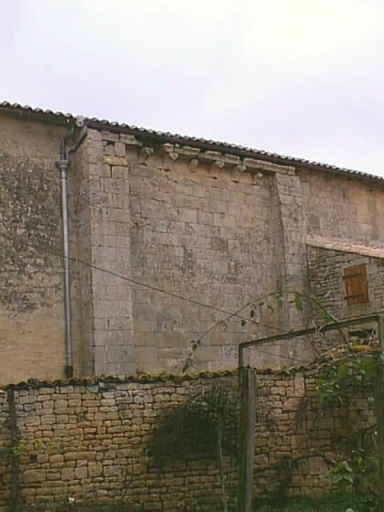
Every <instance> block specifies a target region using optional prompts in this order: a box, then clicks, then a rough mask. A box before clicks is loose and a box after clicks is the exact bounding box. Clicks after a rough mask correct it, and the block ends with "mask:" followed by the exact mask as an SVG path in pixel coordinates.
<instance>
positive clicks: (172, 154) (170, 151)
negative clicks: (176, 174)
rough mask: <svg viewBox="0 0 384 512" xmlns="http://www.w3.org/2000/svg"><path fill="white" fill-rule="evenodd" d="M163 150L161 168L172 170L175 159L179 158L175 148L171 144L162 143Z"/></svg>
mask: <svg viewBox="0 0 384 512" xmlns="http://www.w3.org/2000/svg"><path fill="white" fill-rule="evenodd" d="M163 152H164V164H163V169H164V170H165V171H172V169H173V167H174V165H175V162H176V160H177V159H178V158H179V154H178V153H177V148H175V146H174V145H173V144H169V143H166V144H163Z"/></svg>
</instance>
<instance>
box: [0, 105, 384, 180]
mask: <svg viewBox="0 0 384 512" xmlns="http://www.w3.org/2000/svg"><path fill="white" fill-rule="evenodd" d="M1 112H5V113H13V114H20V115H22V114H30V115H36V116H39V117H41V118H44V119H46V120H47V121H49V120H51V121H57V122H63V123H68V124H70V123H74V122H76V121H77V120H78V119H79V118H78V117H76V116H74V115H73V114H65V113H63V112H53V111H52V110H43V109H41V108H33V107H30V106H29V105H24V106H23V105H20V104H18V103H10V102H8V101H3V102H1V103H0V113H1ZM84 121H85V122H86V123H88V124H89V125H90V126H92V127H94V128H100V129H104V130H114V131H122V132H127V131H128V132H130V133H132V134H135V135H142V136H147V137H148V138H156V139H158V140H162V141H163V142H165V141H170V142H177V143H180V144H194V145H197V146H210V147H211V149H216V150H219V151H227V152H228V151H229V150H230V151H231V152H234V153H236V154H239V155H241V156H248V157H251V158H255V157H256V158H259V159H265V160H272V161H275V162H279V163H282V164H286V165H287V164H288V165H289V164H291V165H296V166H302V167H304V166H305V167H308V168H313V169H319V170H323V171H327V172H331V173H333V174H344V175H349V176H351V177H355V178H359V179H364V180H368V181H375V182H377V181H381V182H383V181H384V177H381V176H375V175H372V174H368V173H364V172H361V171H356V170H352V169H345V168H342V167H338V166H336V165H330V164H323V163H320V162H315V161H311V160H307V159H304V158H296V157H291V156H286V155H280V154H277V153H271V152H268V151H263V150H259V149H254V148H250V147H246V146H241V145H237V144H231V143H228V142H220V141H214V140H207V139H204V138H200V137H190V136H184V135H180V134H177V133H169V132H161V131H156V130H151V129H147V128H140V127H137V126H133V125H128V124H126V123H117V122H114V121H108V120H107V119H97V118H95V117H93V118H84Z"/></svg>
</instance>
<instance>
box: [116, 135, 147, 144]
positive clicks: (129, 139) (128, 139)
mask: <svg viewBox="0 0 384 512" xmlns="http://www.w3.org/2000/svg"><path fill="white" fill-rule="evenodd" d="M120 142H123V143H124V144H126V145H127V146H133V147H141V146H142V144H141V142H139V141H138V140H137V139H136V137H135V136H134V135H129V134H127V133H121V134H120Z"/></svg>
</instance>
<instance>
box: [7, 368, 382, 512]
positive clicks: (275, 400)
mask: <svg viewBox="0 0 384 512" xmlns="http://www.w3.org/2000/svg"><path fill="white" fill-rule="evenodd" d="M315 378H316V374H313V373H311V372H309V373H307V374H306V375H305V374H303V373H302V372H296V373H288V372H286V371H285V372H279V373H272V372H270V373H260V374H258V377H257V381H258V393H257V394H258V398H257V427H256V450H255V479H254V490H255V495H256V496H269V497H271V495H272V496H285V495H293V496H297V495H315V496H316V495H319V494H321V493H323V492H325V491H327V490H329V489H330V487H331V482H330V475H329V472H328V468H329V464H330V462H331V460H333V458H334V456H335V446H334V441H333V439H334V433H335V432H336V431H337V432H338V433H339V434H342V433H343V432H344V431H347V430H348V428H349V426H350V425H353V426H354V427H356V428H361V427H363V426H367V424H368V423H369V422H372V421H373V420H372V418H371V417H368V416H367V414H366V413H367V407H366V403H365V401H364V400H361V399H360V400H359V399H358V398H357V397H356V399H354V400H352V401H351V405H350V409H349V411H347V410H345V411H341V412H340V414H338V415H337V419H335V418H334V417H333V416H329V415H327V414H326V412H325V411H324V410H323V409H322V408H321V407H320V405H319V403H318V401H317V397H316V393H315ZM228 381H229V382H231V383H232V384H233V385H234V386H236V385H237V378H236V376H235V374H234V373H231V372H227V375H226V374H225V373H224V374H211V375H207V374H200V375H196V376H187V375H183V376H176V375H165V376H160V377H151V376H145V375H143V376H142V377H140V378H138V379H131V380H129V379H128V380H126V381H122V380H118V379H113V378H110V379H104V380H98V381H83V382H77V383H75V382H73V383H72V384H65V383H52V384H49V383H39V382H36V383H35V385H20V386H17V387H16V388H15V389H14V396H15V405H16V416H17V424H18V433H19V443H18V446H17V448H15V447H14V449H13V450H11V452H9V450H8V456H6V453H7V452H6V450H5V449H6V448H8V449H9V448H11V447H10V436H9V423H7V418H8V416H9V411H8V406H7V401H6V398H5V395H4V394H1V395H0V418H1V420H2V427H1V430H0V448H3V449H4V450H3V455H2V457H1V458H0V511H1V512H8V511H9V507H8V500H9V496H10V489H11V476H10V459H9V454H10V453H14V454H17V455H19V457H20V460H19V462H20V488H19V495H20V500H21V501H22V502H24V503H26V504H29V505H32V504H37V503H38V502H45V503H46V508H47V509H48V510H54V508H55V506H57V505H58V504H59V503H60V502H61V501H62V502H68V499H69V498H70V499H74V500H76V502H86V503H97V504H99V505H100V506H101V505H102V504H111V503H118V502H121V501H122V502H124V503H125V504H127V505H130V506H131V508H130V510H137V511H141V510H165V511H167V512H173V511H177V510H185V511H192V510H197V509H198V510H212V508H213V507H215V506H216V505H218V504H219V503H220V483H219V478H218V469H217V462H216V458H215V457H214V456H212V455H208V454H207V453H201V452H200V453H197V452H196V453H195V454H192V455H190V456H189V457H187V458H184V459H182V458H180V457H178V454H175V457H174V459H172V458H171V459H168V460H167V461H166V462H164V463H163V464H161V465H159V464H157V463H156V461H155V459H154V457H153V456H152V455H151V439H153V437H152V435H153V432H154V428H155V426H156V425H159V424H160V422H161V420H162V418H164V415H165V414H166V413H167V411H168V412H169V411H171V410H174V409H175V408H177V407H180V405H181V404H183V403H184V402H185V401H186V400H187V399H188V397H191V396H195V395H196V394H198V393H201V392H202V390H206V391H207V390H209V389H210V388H211V386H212V385H213V383H217V382H228ZM351 420H352V421H351ZM224 466H225V473H226V476H227V485H228V493H229V496H230V501H231V503H233V502H234V499H235V494H236V484H237V466H236V457H232V456H230V455H226V456H225V459H224Z"/></svg>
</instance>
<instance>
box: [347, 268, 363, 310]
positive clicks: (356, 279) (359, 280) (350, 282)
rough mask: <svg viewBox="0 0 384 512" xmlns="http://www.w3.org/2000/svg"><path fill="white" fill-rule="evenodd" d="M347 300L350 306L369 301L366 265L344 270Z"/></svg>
mask: <svg viewBox="0 0 384 512" xmlns="http://www.w3.org/2000/svg"><path fill="white" fill-rule="evenodd" d="M344 281H345V292H346V296H345V298H346V300H347V301H348V305H352V304H361V303H364V302H368V301H369V297H368V281H367V270H366V267H365V265H357V266H355V267H349V268H346V269H344Z"/></svg>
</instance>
